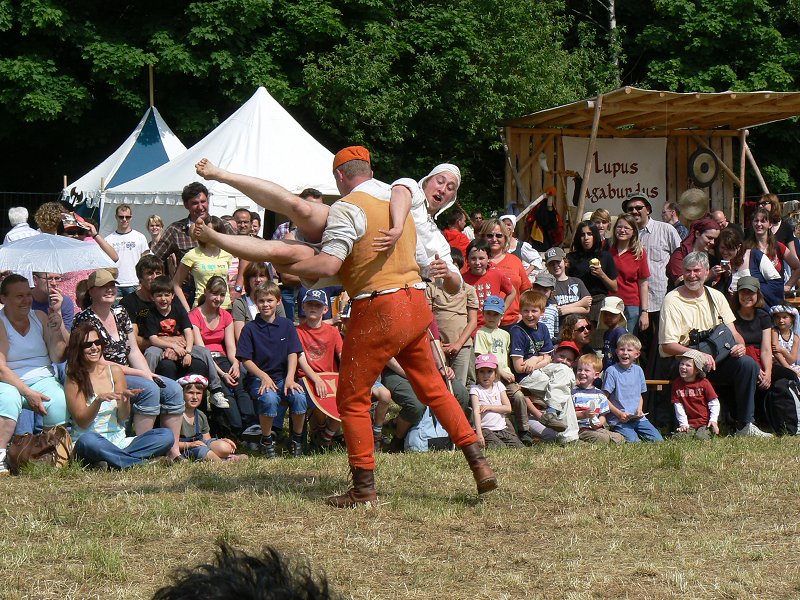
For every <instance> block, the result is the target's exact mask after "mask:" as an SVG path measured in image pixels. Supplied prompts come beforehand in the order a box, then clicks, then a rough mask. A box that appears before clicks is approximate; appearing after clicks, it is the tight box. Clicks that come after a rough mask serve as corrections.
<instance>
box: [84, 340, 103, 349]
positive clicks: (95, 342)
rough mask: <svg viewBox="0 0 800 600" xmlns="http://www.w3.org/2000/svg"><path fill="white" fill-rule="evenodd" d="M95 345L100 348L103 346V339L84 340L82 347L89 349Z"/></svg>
mask: <svg viewBox="0 0 800 600" xmlns="http://www.w3.org/2000/svg"><path fill="white" fill-rule="evenodd" d="M93 346H99V347H100V348H102V347H103V341H102V340H99V339H97V340H92V341H91V342H83V343H82V344H81V348H83V349H84V350H88V349H89V348H91V347H93Z"/></svg>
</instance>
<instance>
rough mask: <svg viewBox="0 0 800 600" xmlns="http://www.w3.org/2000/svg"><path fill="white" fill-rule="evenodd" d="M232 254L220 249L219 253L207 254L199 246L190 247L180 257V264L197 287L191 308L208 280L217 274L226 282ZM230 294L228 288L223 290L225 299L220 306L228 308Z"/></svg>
mask: <svg viewBox="0 0 800 600" xmlns="http://www.w3.org/2000/svg"><path fill="white" fill-rule="evenodd" d="M231 260H233V256H232V255H230V254H229V253H227V252H225V250H222V249H220V251H219V254H217V255H216V256H209V255H208V254H206V253H205V252H203V249H202V248H200V246H198V247H196V248H192V249H191V250H189V251H188V252H187V253H186V254H184V255H183V258H182V259H181V264H183V265H186V266H187V267H188V268H189V271H191V273H192V277H194V285H195V288H196V289H197V292H196V293H195V297H194V304H193V305H192V308H194V307H195V306H197V301H198V300H199V299H200V296H202V295H203V291H204V290H205V289H206V284H207V283H208V280H209V279H211V278H212V277H214V275H218V276H219V277H222V279H223V280H224V281H225V282H226V283H227V282H228V269H229V268H230V265H231ZM230 306H231V295H230V290H228V291H227V292H225V301H224V302H223V303H222V308H230Z"/></svg>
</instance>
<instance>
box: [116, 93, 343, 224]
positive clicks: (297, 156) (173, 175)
mask: <svg viewBox="0 0 800 600" xmlns="http://www.w3.org/2000/svg"><path fill="white" fill-rule="evenodd" d="M203 157H205V158H208V159H209V160H210V161H211V162H213V163H214V164H216V165H218V166H220V167H222V168H224V169H227V170H229V171H232V172H235V173H243V174H245V175H253V176H255V177H260V178H262V179H268V180H270V181H274V182H275V183H278V184H280V185H282V186H283V187H285V188H286V189H288V190H289V191H291V192H294V193H298V192H301V191H302V190H303V189H304V188H307V187H313V188H316V189H318V190H320V191H321V192H322V193H323V194H325V195H335V196H338V195H339V192H338V190H337V188H336V182H335V180H334V178H333V173H332V169H331V166H332V164H333V153H331V152H330V151H328V150H327V149H326V148H325V147H324V146H322V144H320V143H319V142H317V141H316V140H315V139H314V138H313V137H312V136H311V135H310V134H309V133H307V132H306V131H305V130H304V129H303V128H302V127H301V126H300V125H299V124H298V123H297V121H295V120H294V119H293V118H292V116H291V115H290V114H289V113H288V112H286V110H284V108H283V107H282V106H281V105H280V104H278V102H277V101H275V99H274V98H273V97H272V96H270V95H269V93H268V92H267V90H266V89H264V88H263V87H260V88H258V90H257V91H256V93H255V94H254V95H253V96H252V98H250V100H248V101H247V102H246V103H245V104H243V105H242V106H241V107H240V108H239V109H238V110H237V111H236V112H235V113H233V114H232V115H231V116H230V117H228V119H227V120H225V121H224V122H223V123H222V124H220V125H219V126H218V127H217V128H216V129H214V131H212V132H211V133H209V134H208V135H207V136H206V137H204V138H203V139H202V140H200V141H199V142H197V143H196V144H195V145H194V146H192V147H191V148H189V149H188V150H187V151H186V152H184V153H183V154H181V155H180V156H178V157H176V158H174V159H172V160H171V161H170V162H168V163H167V164H165V165H162V166H161V167H159V168H157V169H155V170H154V171H151V172H150V173H147V174H145V175H142V176H141V177H138V178H136V179H134V180H132V181H129V182H127V183H125V184H122V185H119V186H116V187H114V188H111V189H109V190H108V191H107V192H106V195H105V200H106V201H105V205H106V207H107V208H109V210H104V211H103V214H102V222H101V231H110V230H111V229H113V228H114V226H115V225H114V224H113V220H114V219H113V210H112V209H111V205H112V204H121V203H126V204H130V205H131V206H133V211H134V228H136V229H138V230H139V231H142V232H144V230H145V229H144V227H145V220H146V217H147V216H148V215H150V214H154V213H156V214H159V215H161V218H162V219H164V223H165V224H169V223H171V222H173V221H176V220H178V219H182V218H184V217H185V216H186V209H184V208H183V204H182V202H181V190H182V189H183V187H184V186H185V185H186V184H188V183H191V182H192V181H198V180H200V178H199V177H198V175H197V174H196V173H195V170H194V165H195V163H197V161H198V160H200V159H201V158H203ZM203 183H205V185H206V186H208V188H209V192H210V194H211V201H210V211H211V214H212V215H216V216H222V215H225V214H232V213H233V211H234V210H236V209H237V208H242V207H243V208H247V209H249V210H253V211H256V210H257V211H258V212H259V213H260V214H261V213H263V209H262V208H261V207H259V206H257V205H256V204H255V203H254V202H253V201H252V200H250V199H249V198H247V197H246V196H244V195H243V194H241V192H239V191H238V190H235V189H233V188H231V187H230V186H227V185H223V184H221V183H219V182H216V181H204V182H203ZM140 215H141V216H140Z"/></svg>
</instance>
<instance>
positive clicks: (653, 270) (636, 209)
mask: <svg viewBox="0 0 800 600" xmlns="http://www.w3.org/2000/svg"><path fill="white" fill-rule="evenodd" d="M622 210H623V212H626V213H629V214H630V215H632V216H633V219H634V220H635V221H636V224H637V225H638V226H639V240H640V241H641V242H642V246H644V249H645V252H646V253H647V265H648V267H650V278H649V279H648V284H649V285H648V294H647V304H644V305H642V306H641V310H642V311H647V312H648V313H649V315H648V316H649V317H650V324H651V326H650V327H648V328H647V329H646V330H645V331H643V332H640V334H639V337H640V338H641V340H642V352H643V353H645V355H646V356H647V362H646V366H647V368H646V369H645V374H646V375H648V376H650V375H652V373H653V368H654V365H655V356H656V353H655V352H652V351H650V350H651V348H652V347H653V345H654V340H655V339H657V337H658V323H659V313H660V311H661V304H662V302H663V301H664V296H666V295H667V263H668V262H669V257H670V256H671V255H672V253H673V252H674V251H675V249H676V248H677V247H678V246H680V245H681V236H680V235H679V234H678V230H677V229H675V228H674V227H673V226H672V225H670V224H669V223H664V222H663V221H656V220H655V219H651V218H650V215H651V214H652V213H653V206H652V205H651V204H650V200H649V199H648V198H647V196H646V195H644V194H643V193H642V192H632V193H630V194H628V197H627V198H626V199H625V201H624V202H623V203H622Z"/></svg>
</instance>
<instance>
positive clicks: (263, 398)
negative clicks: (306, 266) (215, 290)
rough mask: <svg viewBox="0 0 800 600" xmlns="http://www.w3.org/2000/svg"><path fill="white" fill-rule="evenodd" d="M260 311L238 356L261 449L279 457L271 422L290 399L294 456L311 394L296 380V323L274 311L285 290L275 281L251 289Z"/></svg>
mask: <svg viewBox="0 0 800 600" xmlns="http://www.w3.org/2000/svg"><path fill="white" fill-rule="evenodd" d="M253 297H254V298H255V302H256V307H257V308H258V314H257V315H256V318H255V319H253V320H252V321H250V322H249V323H247V324H246V325H245V326H244V329H242V333H241V336H240V337H239V343H238V344H237V346H236V358H238V359H239V361H240V362H241V363H242V364H243V365H244V366H245V368H246V369H247V373H248V375H247V378H246V379H245V387H246V388H247V389H248V391H249V392H250V395H251V396H252V397H253V398H254V399H255V400H256V405H257V411H258V419H259V422H260V423H261V444H260V445H259V450H260V451H261V452H262V453H263V454H265V455H266V456H267V457H268V458H275V457H276V456H277V451H276V449H275V439H274V437H273V435H272V421H273V420H274V418H275V417H276V416H277V414H278V404H279V403H281V402H286V403H288V404H289V412H290V413H291V419H290V420H291V424H292V434H291V442H290V446H289V448H290V451H291V454H292V456H301V455H302V454H303V425H304V423H305V418H306V409H307V407H308V398H307V397H306V394H305V392H304V391H303V386H302V385H300V384H299V383H298V382H297V381H295V372H296V371H297V360H298V356H299V355H300V353H301V352H302V351H303V346H302V344H301V343H300V338H299V337H298V335H297V331H296V330H295V328H294V324H293V323H292V322H291V321H290V320H289V319H286V318H284V317H279V316H277V315H276V314H275V311H276V309H277V307H278V304H279V303H280V301H281V291H280V288H278V286H277V285H275V284H274V283H272V282H269V283H265V284H263V285H260V286H258V287H257V288H256V289H255V290H254V291H253Z"/></svg>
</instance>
